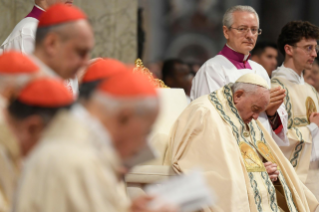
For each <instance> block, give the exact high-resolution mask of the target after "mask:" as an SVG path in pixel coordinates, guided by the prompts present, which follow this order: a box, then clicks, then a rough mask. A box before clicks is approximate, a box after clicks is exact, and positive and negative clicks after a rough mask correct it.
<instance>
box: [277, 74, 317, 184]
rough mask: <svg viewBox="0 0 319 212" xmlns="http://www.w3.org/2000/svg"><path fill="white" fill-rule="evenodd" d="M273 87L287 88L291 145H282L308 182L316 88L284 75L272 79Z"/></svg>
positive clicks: (283, 150) (289, 158)
mask: <svg viewBox="0 0 319 212" xmlns="http://www.w3.org/2000/svg"><path fill="white" fill-rule="evenodd" d="M271 83H272V87H278V86H281V87H282V88H284V89H285V90H286V97H285V100H284V103H285V106H286V110H287V113H288V138H289V143H290V145H289V146H282V147H280V148H281V150H282V152H283V153H284V155H285V156H286V157H287V159H288V160H289V161H290V162H291V164H292V166H293V167H294V168H295V170H296V172H297V174H298V176H299V178H300V179H301V181H302V182H303V183H305V182H306V179H307V174H308V171H309V164H310V159H311V151H312V142H313V139H312V136H311V132H310V130H309V129H308V127H307V125H309V124H310V122H309V117H310V115H311V113H312V112H317V110H318V109H319V99H318V93H317V92H316V90H315V89H314V88H313V87H312V86H310V85H308V84H307V83H305V84H303V85H300V84H296V83H293V82H291V81H289V80H287V79H284V78H282V77H275V78H272V80H271Z"/></svg>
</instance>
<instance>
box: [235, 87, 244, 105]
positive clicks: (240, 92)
mask: <svg viewBox="0 0 319 212" xmlns="http://www.w3.org/2000/svg"><path fill="white" fill-rule="evenodd" d="M243 96H244V91H243V90H238V91H236V92H235V93H234V103H235V105H236V104H237V103H238V102H239V101H240V100H241V98H242V97H243Z"/></svg>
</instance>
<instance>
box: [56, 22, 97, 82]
mask: <svg viewBox="0 0 319 212" xmlns="http://www.w3.org/2000/svg"><path fill="white" fill-rule="evenodd" d="M64 30H66V33H67V34H66V37H67V38H65V39H64V38H63V36H62V37H60V39H59V40H58V41H57V44H56V45H55V48H54V54H53V56H54V62H53V64H52V66H54V67H52V69H54V70H55V71H56V72H57V73H58V74H59V75H60V77H62V78H64V79H69V78H74V77H75V76H76V74H77V72H78V71H79V70H80V68H81V67H83V66H86V65H87V64H88V62H89V53H90V51H91V49H92V48H93V45H94V37H93V32H92V29H91V27H90V25H89V23H88V22H87V21H85V20H82V21H78V22H76V23H74V24H72V25H70V26H69V27H66V28H65V29H64Z"/></svg>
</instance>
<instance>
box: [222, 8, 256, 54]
mask: <svg viewBox="0 0 319 212" xmlns="http://www.w3.org/2000/svg"><path fill="white" fill-rule="evenodd" d="M233 20H234V22H233V24H232V26H231V28H227V27H226V26H223V31H224V36H225V38H226V39H227V44H228V45H229V46H230V47H231V48H232V49H234V50H235V51H236V52H239V53H242V54H245V55H247V54H249V52H250V51H251V50H252V49H253V48H254V47H255V44H256V41H257V37H258V32H257V31H256V30H257V29H258V28H259V24H258V20H257V17H256V15H255V14H254V13H249V12H234V13H233ZM248 29H250V30H248Z"/></svg>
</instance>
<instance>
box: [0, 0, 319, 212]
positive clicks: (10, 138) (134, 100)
mask: <svg viewBox="0 0 319 212" xmlns="http://www.w3.org/2000/svg"><path fill="white" fill-rule="evenodd" d="M223 33H224V36H225V39H226V43H225V45H224V47H223V48H222V49H221V50H220V52H219V53H218V54H217V55H216V56H214V57H213V58H211V59H209V60H208V61H206V62H205V63H204V64H203V65H202V66H201V68H200V69H199V71H198V72H197V74H196V76H195V77H194V79H193V83H192V86H191V87H190V86H188V87H187V86H186V87H187V89H186V90H187V91H186V93H187V95H188V96H189V98H190V99H189V102H188V100H187V99H186V95H185V93H184V92H182V93H180V92H177V93H176V92H175V89H173V88H162V87H165V85H164V83H162V82H161V81H159V80H157V79H154V78H152V77H151V75H150V74H148V73H147V72H144V71H145V68H144V67H143V66H137V68H136V67H135V68H134V67H133V66H132V65H130V64H124V63H122V62H121V61H118V60H115V59H111V58H95V59H91V58H90V56H89V55H90V51H91V50H92V48H93V46H94V35H93V31H92V28H91V26H90V23H89V21H88V17H87V16H86V14H85V13H84V12H83V11H82V10H81V9H79V8H77V7H75V6H73V5H72V1H70V0H35V6H34V7H33V9H32V11H31V12H30V14H28V15H27V16H26V17H25V18H24V19H23V20H21V21H20V22H19V23H18V24H17V26H16V27H15V28H14V30H13V31H12V33H11V34H10V35H9V36H8V38H7V39H6V40H5V41H4V43H3V44H2V45H1V47H0V107H1V111H0V212H53V211H54V212H178V211H189V212H191V211H205V212H208V211H211V212H315V211H319V207H318V206H319V203H318V200H319V128H318V126H319V113H318V109H319V94H318V88H319V86H317V87H316V85H317V84H316V78H315V76H316V74H315V73H313V72H314V70H313V67H314V66H315V65H316V66H318V63H316V61H315V58H316V57H317V53H318V51H319V47H318V45H317V40H318V39H319V27H317V26H315V25H314V24H311V23H309V22H307V21H291V22H289V23H287V24H286V25H285V26H283V28H282V30H281V32H280V34H279V35H278V40H277V45H273V46H271V45H270V46H269V45H268V46H267V45H266V47H272V48H273V49H275V50H276V51H277V49H278V50H279V51H280V52H281V54H282V55H283V56H284V61H283V63H282V64H279V65H280V66H279V67H277V63H276V62H271V63H270V65H264V64H263V63H262V61H263V59H262V56H261V55H262V53H263V47H260V48H257V47H256V49H255V50H254V47H255V45H256V42H257V38H258V36H259V35H260V34H261V33H262V30H261V29H260V27H259V17H258V14H257V13H256V11H255V10H254V9H253V8H252V7H250V6H241V5H238V6H234V7H231V8H229V9H228V10H227V11H226V12H225V14H224V16H223ZM264 47H265V46H264ZM260 49H261V50H260ZM254 51H255V52H257V53H256V54H255V53H254V54H253V56H252V58H254V61H253V60H250V57H251V52H254ZM276 57H277V56H275V57H271V56H267V55H266V56H265V58H264V59H265V60H268V61H275V60H274V58H276ZM179 63H180V66H181V67H183V64H182V62H179ZM268 64H269V63H268ZM313 64H314V65H313ZM166 66H167V67H168V66H169V64H167V65H166ZM318 67H319V66H318ZM167 70H169V69H167ZM303 74H305V75H306V74H307V76H308V77H307V80H306V81H305V79H304V77H303ZM185 76H186V75H185ZM165 79H166V80H165V81H167V82H168V83H167V84H170V83H173V82H174V77H172V75H171V73H169V72H167V73H165ZM155 82H156V83H155ZM307 82H309V83H307ZM177 90H178V89H177ZM174 92H175V94H177V95H176V96H174V98H164V97H165V95H166V96H168V97H170V95H171V94H172V93H174ZM164 94H165V95H164ZM171 97H172V96H171ZM180 99H182V100H180ZM184 103H185V106H184V107H179V106H180V105H181V104H184ZM165 104H171V106H170V107H168V108H166V110H164V109H163V105H165ZM172 108H179V109H178V110H175V111H169V110H172ZM163 111H164V112H163ZM174 116H176V118H175V119H174V120H173V121H171V123H169V121H166V122H165V121H162V122H161V125H162V127H164V128H165V127H166V128H165V129H166V134H167V136H163V135H160V134H159V135H157V136H153V138H154V139H150V134H152V133H153V131H154V123H155V124H156V123H157V122H158V120H159V119H160V120H172V117H174ZM168 126H171V127H168ZM159 144H160V145H159ZM155 156H157V158H159V159H158V160H157V162H156V164H154V163H153V164H152V163H151V162H149V163H147V161H148V160H150V159H154V158H155ZM134 170H135V171H134ZM136 170H138V171H136ZM163 170H164V171H163ZM193 170H199V172H200V174H201V176H202V177H203V179H204V180H205V185H207V188H208V189H209V191H211V194H212V196H211V198H212V199H214V200H211V201H202V200H203V199H205V198H206V197H205V198H204V197H203V198H202V197H201V198H200V197H199V196H200V195H199V193H200V191H197V188H194V189H192V191H186V190H185V191H184V193H185V196H184V197H183V198H182V196H183V195H180V196H178V197H176V198H175V199H180V201H179V202H178V201H175V202H174V201H173V200H171V201H170V199H169V198H165V195H162V196H158V195H156V194H153V193H151V192H147V189H146V188H147V186H149V185H148V184H151V183H155V184H157V187H159V188H160V187H161V183H162V181H161V180H164V179H165V180H168V181H169V179H171V178H175V179H179V178H178V177H179V176H183V175H185V176H186V175H187V174H189V173H191V172H192V171H193ZM132 176H133V177H132ZM194 179H195V178H194ZM177 181H178V180H177ZM139 182H141V183H140V184H142V185H140V184H139V186H136V185H137V184H138V183H139ZM171 182H173V181H171ZM180 182H182V180H181V181H180ZM183 182H184V181H183ZM163 183H164V181H163ZM175 183H177V182H176V180H175ZM186 184H187V183H186ZM189 184H191V182H190V183H189ZM170 185H174V184H172V183H171V184H170ZM175 185H177V184H175ZM175 187H177V186H175ZM175 187H174V186H171V191H168V192H173V190H174V189H177V188H175ZM178 187H183V185H180V186H178ZM137 188H140V190H138V191H139V193H138V195H137V193H136V192H135V195H133V194H132V193H129V190H130V191H136V190H134V189H137ZM185 188H186V187H185ZM153 189H154V188H153ZM198 190H200V188H198ZM196 192H197V193H198V195H197V196H196V195H195V194H196ZM133 193H134V192H133ZM187 193H193V196H196V198H197V199H196V198H195V197H193V198H192V199H191V198H186V196H187ZM167 194H168V193H167ZM213 196H214V198H213ZM172 199H174V198H172ZM182 199H183V200H182ZM206 199H207V198H206ZM156 202H157V203H159V202H160V203H161V204H155V203H156ZM181 202H183V204H182V203H181ZM196 202H197V203H198V204H196ZM207 202H210V203H211V204H205V203H207ZM179 203H180V204H179ZM191 205H192V207H191ZM194 205H196V206H194ZM317 207H318V210H317Z"/></svg>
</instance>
